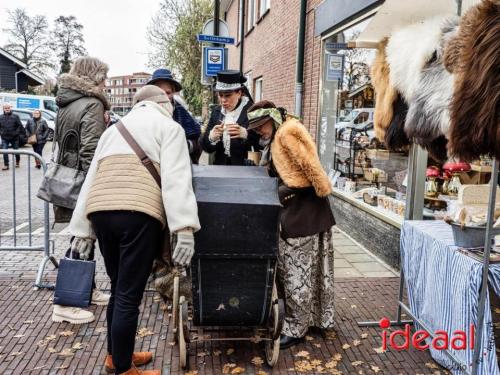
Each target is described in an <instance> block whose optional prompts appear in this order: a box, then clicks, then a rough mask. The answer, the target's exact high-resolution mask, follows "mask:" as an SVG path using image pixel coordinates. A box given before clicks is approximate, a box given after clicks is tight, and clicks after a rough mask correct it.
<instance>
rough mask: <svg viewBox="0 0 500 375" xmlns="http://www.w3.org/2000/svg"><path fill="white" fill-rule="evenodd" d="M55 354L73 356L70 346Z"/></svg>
mask: <svg viewBox="0 0 500 375" xmlns="http://www.w3.org/2000/svg"><path fill="white" fill-rule="evenodd" d="M57 355H60V356H61V357H71V356H73V351H72V350H71V348H65V349H63V350H61V351H60V352H59V353H57Z"/></svg>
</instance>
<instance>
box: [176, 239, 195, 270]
mask: <svg viewBox="0 0 500 375" xmlns="http://www.w3.org/2000/svg"><path fill="white" fill-rule="evenodd" d="M193 254H194V235H193V232H189V231H182V232H177V244H176V245H175V249H174V255H172V260H173V261H174V264H175V265H178V266H184V267H185V266H187V265H189V264H190V263H191V258H192V257H193Z"/></svg>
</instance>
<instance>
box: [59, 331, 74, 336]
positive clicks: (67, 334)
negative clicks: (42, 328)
mask: <svg viewBox="0 0 500 375" xmlns="http://www.w3.org/2000/svg"><path fill="white" fill-rule="evenodd" d="M74 334H75V333H74V332H73V331H62V332H59V335H61V336H64V337H69V336H73V335H74Z"/></svg>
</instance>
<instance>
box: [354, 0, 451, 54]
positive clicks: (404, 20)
mask: <svg viewBox="0 0 500 375" xmlns="http://www.w3.org/2000/svg"><path fill="white" fill-rule="evenodd" d="M453 14H457V2H456V0H418V1H402V0H385V3H384V4H383V5H382V6H381V7H380V9H379V10H378V12H377V14H375V16H373V18H372V20H371V21H370V23H369V24H368V26H367V27H366V28H365V30H364V31H363V32H362V33H361V34H360V35H359V36H358V38H357V39H356V40H353V41H349V47H352V48H376V47H377V45H378V43H379V42H380V41H381V40H382V39H383V38H385V37H386V36H389V35H391V33H392V31H393V30H395V29H398V28H400V27H403V26H406V25H410V24H413V23H417V22H421V21H423V20H425V19H427V18H431V17H436V16H440V15H442V16H445V15H453Z"/></svg>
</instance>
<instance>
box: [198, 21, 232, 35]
mask: <svg viewBox="0 0 500 375" xmlns="http://www.w3.org/2000/svg"><path fill="white" fill-rule="evenodd" d="M214 26H215V22H214V20H213V19H210V20H208V21H207V22H205V25H203V29H202V31H201V33H202V34H203V35H214ZM218 34H219V36H224V37H226V38H228V37H229V27H228V26H227V23H225V22H224V21H223V20H219V33H218Z"/></svg>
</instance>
